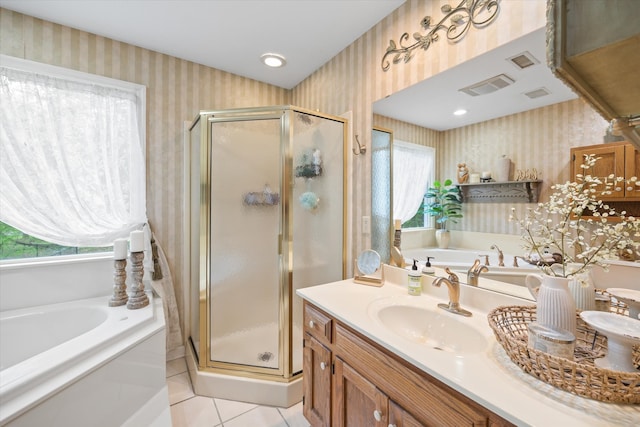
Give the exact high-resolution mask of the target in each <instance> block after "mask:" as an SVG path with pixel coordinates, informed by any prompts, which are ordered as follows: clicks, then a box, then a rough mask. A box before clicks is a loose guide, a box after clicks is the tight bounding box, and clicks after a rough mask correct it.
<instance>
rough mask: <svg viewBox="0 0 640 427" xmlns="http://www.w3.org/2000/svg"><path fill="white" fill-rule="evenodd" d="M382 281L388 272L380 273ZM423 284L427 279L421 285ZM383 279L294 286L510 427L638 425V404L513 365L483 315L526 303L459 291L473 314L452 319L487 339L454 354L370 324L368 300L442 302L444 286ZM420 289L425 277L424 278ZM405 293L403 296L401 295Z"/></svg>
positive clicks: (486, 293) (481, 291)
mask: <svg viewBox="0 0 640 427" xmlns="http://www.w3.org/2000/svg"><path fill="white" fill-rule="evenodd" d="M385 277H386V278H388V277H389V274H386V275H385ZM427 282H429V281H428V280H427ZM394 283H400V282H398V281H395V282H390V281H389V280H387V281H386V283H385V285H384V286H382V287H373V286H367V285H361V284H356V283H353V280H351V279H347V280H343V281H339V282H334V283H328V284H325V285H319V286H313V287H309V288H305V289H300V290H298V291H297V294H298V295H299V296H301V297H302V298H304V299H305V300H307V301H309V302H310V303H312V304H314V305H315V306H317V307H319V308H321V309H322V310H324V311H325V312H327V313H328V314H330V315H332V316H333V317H335V318H336V319H338V320H340V321H341V322H343V323H345V324H346V325H348V326H350V327H352V328H353V329H355V330H357V331H359V332H360V333H362V334H363V335H365V336H366V337H368V338H370V339H371V340H373V341H374V342H376V343H378V344H380V345H381V346H383V347H384V348H386V349H388V350H390V351H391V352H393V353H394V354H396V355H398V356H399V357H401V358H403V359H404V360H406V361H407V362H409V363H411V364H413V365H415V366H416V367H418V368H419V369H421V370H422V371H424V372H425V373H427V374H429V375H431V376H433V377H435V378H437V379H438V380H440V381H442V382H443V383H445V384H447V385H449V386H450V387H452V388H454V389H455V390H457V391H459V392H460V393H462V394H464V395H466V396H468V397H469V398H471V399H472V400H474V401H476V402H478V403H479V404H481V405H482V406H484V407H486V408H487V409H489V410H491V411H493V412H495V413H496V414H498V415H500V416H501V417H503V418H505V419H507V420H508V421H510V422H512V423H514V424H516V425H522V426H526V425H530V426H541V427H542V426H544V427H548V426H563V427H569V426H590V427H591V426H638V425H640V405H616V404H610V403H604V402H599V401H596V400H591V399H585V398H582V397H579V396H576V395H574V394H571V393H568V392H565V391H562V390H560V389H557V388H554V387H552V386H550V385H548V384H546V383H544V382H542V381H540V380H538V379H536V378H534V377H532V376H530V375H528V374H526V373H524V372H523V371H522V370H521V369H520V368H519V367H518V366H517V365H515V364H514V363H512V362H511V361H510V360H509V358H508V356H507V355H506V353H505V352H504V350H503V349H502V347H501V346H500V344H499V343H498V342H497V341H496V339H495V337H494V335H493V331H492V330H491V328H490V327H489V324H488V321H487V314H488V312H489V311H490V310H491V308H492V307H497V306H500V305H528V304H531V301H527V300H522V299H518V298H515V297H511V296H508V295H503V294H498V293H494V292H491V291H487V290H485V289H481V288H475V287H468V286H463V287H462V289H461V298H460V303H461V306H462V307H463V308H465V309H467V310H469V311H471V312H472V313H473V316H472V317H470V318H465V317H463V316H458V315H455V314H452V313H447V312H446V311H444V310H442V313H445V314H446V315H450V316H456V318H457V320H459V321H460V322H463V323H466V324H467V325H469V326H471V327H473V328H474V329H476V330H477V331H479V332H480V333H481V334H482V335H483V336H485V337H486V339H487V342H488V345H487V347H486V349H485V350H484V351H483V352H480V353H473V354H453V353H450V352H444V351H440V350H436V349H433V348H430V347H427V346H425V345H423V344H418V343H415V342H411V341H409V340H406V339H404V338H402V337H400V336H398V335H396V334H394V333H392V332H390V331H389V330H387V329H386V328H384V327H383V326H381V325H380V324H379V323H378V322H376V321H374V320H373V319H372V318H371V317H370V315H369V314H368V308H369V306H370V304H371V303H372V302H373V301H374V300H379V299H381V298H389V297H394V298H398V299H400V300H403V299H404V298H406V299H407V301H410V303H411V304H419V305H424V306H425V307H430V306H433V307H435V306H436V305H437V303H439V302H445V303H446V302H448V296H447V289H446V287H445V286H442V287H440V288H436V287H434V286H431V285H429V284H427V285H425V286H424V290H423V294H422V296H415V297H412V296H408V295H407V288H406V286H401V285H397V284H394ZM423 284H424V279H423ZM405 296H406V297H405Z"/></svg>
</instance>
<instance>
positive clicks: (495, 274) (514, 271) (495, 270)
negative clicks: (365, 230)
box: [402, 248, 540, 286]
mask: <svg viewBox="0 0 640 427" xmlns="http://www.w3.org/2000/svg"><path fill="white" fill-rule="evenodd" d="M402 255H403V256H404V258H405V260H406V262H407V263H408V264H409V265H410V263H412V262H413V260H414V259H416V260H418V262H419V264H420V265H424V263H425V262H426V260H427V257H433V259H432V260H431V265H433V266H434V267H442V268H444V267H449V268H450V269H451V270H453V271H454V272H456V273H458V274H460V273H464V275H460V280H461V281H462V280H465V279H466V274H467V271H468V270H469V268H470V267H471V266H472V265H473V263H474V261H475V260H476V259H479V260H480V262H481V263H482V264H484V263H485V255H488V256H489V266H488V269H489V271H486V272H483V273H481V275H480V277H484V278H487V279H491V280H495V281H499V282H505V283H510V284H513V285H518V286H525V284H524V280H525V277H526V276H527V274H529V273H537V272H540V270H539V269H538V268H537V267H536V266H534V265H531V264H529V263H527V262H525V261H523V260H522V259H518V267H514V266H513V258H514V255H511V254H506V253H505V254H504V265H505V266H504V267H499V266H498V253H497V252H496V251H495V250H480V249H478V250H474V249H439V248H418V249H408V250H405V251H403V252H402Z"/></svg>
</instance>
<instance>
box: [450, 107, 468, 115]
mask: <svg viewBox="0 0 640 427" xmlns="http://www.w3.org/2000/svg"><path fill="white" fill-rule="evenodd" d="M465 114H467V110H463V109H459V110H456V111H454V112H453V115H454V116H463V115H465Z"/></svg>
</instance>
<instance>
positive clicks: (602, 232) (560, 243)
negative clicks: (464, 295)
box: [509, 155, 640, 277]
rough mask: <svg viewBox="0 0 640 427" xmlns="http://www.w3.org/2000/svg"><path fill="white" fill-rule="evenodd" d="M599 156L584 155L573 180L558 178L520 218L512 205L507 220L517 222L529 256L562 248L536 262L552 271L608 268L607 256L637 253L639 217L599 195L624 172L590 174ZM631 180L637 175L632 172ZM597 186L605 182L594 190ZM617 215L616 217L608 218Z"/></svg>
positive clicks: (560, 274)
mask: <svg viewBox="0 0 640 427" xmlns="http://www.w3.org/2000/svg"><path fill="white" fill-rule="evenodd" d="M598 159H599V158H598V157H595V156H593V155H588V156H585V159H584V164H582V165H581V167H582V169H583V170H584V174H578V175H576V181H577V182H566V183H565V184H556V185H553V186H552V187H551V188H552V189H553V190H555V191H554V193H553V194H551V196H550V197H549V201H548V202H546V203H538V205H537V207H535V208H529V209H527V211H526V213H525V217H524V218H523V219H520V218H518V216H517V215H516V211H515V208H512V209H511V215H510V216H509V221H515V222H517V223H518V224H519V225H520V229H521V231H522V233H523V234H522V238H523V240H524V242H525V243H524V245H523V246H524V248H525V250H527V251H528V252H529V256H530V258H533V259H539V260H545V259H547V258H548V255H547V254H548V253H554V254H560V255H561V257H555V258H556V259H555V260H554V261H553V262H540V263H538V265H539V267H540V268H541V269H542V270H543V271H544V273H546V274H548V275H551V276H558V277H570V276H574V275H579V274H582V273H584V272H587V271H588V270H589V268H590V267H591V266H594V265H599V266H601V267H603V268H604V269H607V267H608V264H607V261H608V260H611V259H618V257H619V255H620V254H622V253H626V254H628V255H632V256H638V255H640V218H634V217H633V216H626V212H625V211H622V212H619V213H618V212H616V210H615V209H614V208H613V207H612V206H609V205H607V204H606V203H604V202H603V201H602V200H599V199H598V195H600V196H606V195H608V194H611V189H612V188H613V187H614V185H616V184H617V183H619V182H620V181H623V180H624V178H619V177H615V176H613V175H609V176H608V177H606V178H604V181H603V180H602V179H600V178H598V177H595V176H592V175H590V174H589V172H590V171H591V170H592V169H593V166H594V165H595V164H596V162H597V160H598ZM630 181H631V182H632V183H635V181H637V178H636V177H633V178H630ZM598 186H603V189H602V190H598V189H597V187H598ZM614 217H615V221H612V218H614Z"/></svg>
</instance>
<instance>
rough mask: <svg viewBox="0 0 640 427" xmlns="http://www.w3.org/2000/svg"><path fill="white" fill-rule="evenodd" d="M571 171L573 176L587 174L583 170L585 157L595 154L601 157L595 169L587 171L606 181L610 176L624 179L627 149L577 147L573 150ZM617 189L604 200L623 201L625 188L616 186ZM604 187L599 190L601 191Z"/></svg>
mask: <svg viewBox="0 0 640 427" xmlns="http://www.w3.org/2000/svg"><path fill="white" fill-rule="evenodd" d="M571 154H572V156H571V170H572V176H573V177H574V178H575V176H576V175H578V174H581V175H584V174H585V170H584V169H582V168H581V165H582V164H583V163H584V156H585V155H587V154H594V155H595V156H596V157H599V159H598V161H597V162H596V164H595V166H594V168H593V169H592V170H590V171H587V173H588V174H590V175H591V176H595V177H598V178H600V179H601V180H603V181H604V180H605V179H606V178H607V177H608V176H609V175H611V174H613V175H614V176H616V177H624V168H625V147H624V144H622V145H620V144H602V145H597V146H591V147H576V148H572V149H571ZM615 187H616V188H612V189H611V191H612V193H611V194H610V195H607V196H606V197H602V199H603V200H604V199H606V200H615V199H622V198H624V197H625V195H624V186H622V185H616V186H615ZM603 189H604V187H600V188H597V190H599V191H601V190H603Z"/></svg>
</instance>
